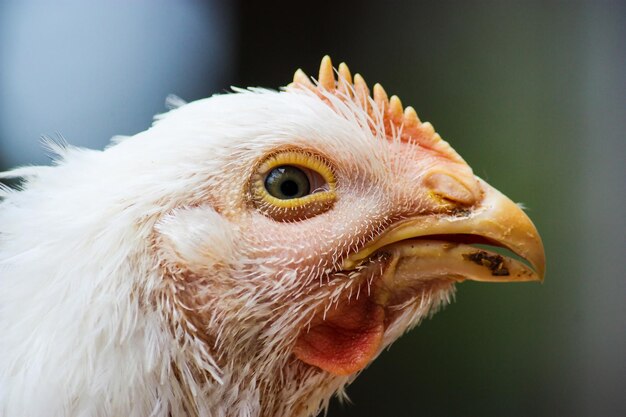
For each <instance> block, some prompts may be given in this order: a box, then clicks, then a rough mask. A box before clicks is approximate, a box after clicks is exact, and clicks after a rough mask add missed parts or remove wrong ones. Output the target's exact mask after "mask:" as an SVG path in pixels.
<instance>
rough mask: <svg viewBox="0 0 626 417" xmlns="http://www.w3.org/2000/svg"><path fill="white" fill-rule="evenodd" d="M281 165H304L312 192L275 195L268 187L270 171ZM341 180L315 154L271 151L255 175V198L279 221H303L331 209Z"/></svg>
mask: <svg viewBox="0 0 626 417" xmlns="http://www.w3.org/2000/svg"><path fill="white" fill-rule="evenodd" d="M281 165H292V166H297V167H299V168H301V169H302V170H303V171H304V172H305V173H306V175H307V178H308V180H309V183H310V184H311V191H310V194H308V195H306V196H303V197H299V198H293V199H288V200H281V199H279V198H276V197H273V196H271V195H270V194H269V193H268V192H267V190H266V189H265V178H266V176H267V175H268V174H269V172H270V171H271V170H272V169H274V168H276V167H279V166H281ZM336 188H337V182H336V179H335V174H334V171H333V169H332V168H331V166H330V164H329V163H328V162H326V160H325V159H324V158H322V157H321V156H319V155H316V154H314V153H310V152H307V151H302V150H287V151H282V152H276V153H274V154H270V155H269V156H268V157H267V158H266V159H265V160H264V161H263V162H261V164H260V165H259V166H258V167H257V169H256V173H255V174H254V175H253V177H252V178H251V190H250V191H251V194H252V201H253V203H254V204H255V206H256V207H257V208H258V209H259V210H260V211H261V212H263V213H264V214H266V215H268V216H270V217H272V218H274V219H276V220H283V221H289V220H302V219H305V218H309V217H312V216H315V215H317V214H320V213H322V212H324V211H327V210H328V209H329V208H330V207H332V205H333V204H334V202H335V201H336V199H337V193H336Z"/></svg>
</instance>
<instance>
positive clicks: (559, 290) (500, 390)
mask: <svg viewBox="0 0 626 417" xmlns="http://www.w3.org/2000/svg"><path fill="white" fill-rule="evenodd" d="M268 3H269V2H253V1H243V0H242V1H240V2H228V1H219V0H215V1H205V2H199V1H195V2H194V1H178V2H175V1H151V2H148V1H135V2H121V1H119V2H116V1H109V2H104V1H100V2H95V1H94V2H79V1H73V2H72V1H68V2H62V3H57V2H55V3H53V2H38V1H21V2H18V1H11V0H5V1H2V2H0V169H6V168H9V167H11V166H16V165H21V164H28V163H47V162H46V155H45V152H44V151H43V150H41V147H40V145H39V143H38V138H39V136H40V135H42V134H48V135H56V134H60V135H63V136H64V137H65V138H66V139H67V140H68V141H69V142H70V143H72V144H76V145H82V146H89V147H95V148H102V147H103V146H105V144H106V143H107V142H108V140H109V138H110V137H111V136H113V135H115V134H133V133H137V132H139V131H141V130H143V129H145V128H146V127H147V126H148V125H149V123H150V120H151V117H152V115H153V114H155V113H158V112H161V111H163V110H164V107H163V101H164V98H165V96H166V95H167V94H168V93H174V94H177V95H179V96H181V97H182V98H184V99H186V100H194V99H197V98H201V97H205V96H209V95H211V94H213V93H216V92H223V91H225V89H226V88H227V87H228V86H230V85H237V86H267V87H278V86H281V85H285V84H287V83H288V82H289V81H290V78H291V75H292V74H293V71H294V70H295V69H296V68H298V67H302V68H303V69H304V70H305V71H306V72H308V73H310V74H313V75H315V72H316V70H317V65H318V63H319V60H320V58H321V57H322V56H323V55H324V54H330V55H331V56H332V58H333V59H334V60H335V64H338V63H339V62H340V61H346V62H347V63H348V64H349V66H350V67H351V69H352V70H353V71H356V72H360V73H361V74H363V75H364V77H365V79H366V80H367V81H368V82H369V83H370V84H373V83H375V82H380V83H382V84H383V85H384V86H385V88H386V89H387V91H388V92H389V93H390V94H398V95H399V96H400V97H401V98H402V100H403V102H404V103H405V105H409V104H410V105H413V106H414V107H415V108H416V109H417V112H418V114H419V115H420V117H421V118H422V120H428V121H431V122H432V123H433V124H434V126H435V127H436V128H437V130H438V131H439V132H440V134H441V135H442V136H443V137H444V138H445V139H447V140H448V141H449V142H450V143H451V144H452V145H453V146H454V147H455V148H456V149H457V151H459V153H460V154H461V155H463V156H464V158H465V159H466V160H467V161H468V162H469V163H470V165H471V166H472V167H473V168H474V170H475V172H476V173H477V174H478V175H479V176H481V177H483V178H485V179H486V180H488V181H489V182H490V183H491V184H493V185H494V186H496V187H497V188H499V189H500V190H502V191H503V192H505V193H506V194H507V195H509V196H510V197H511V198H513V199H514V200H516V201H521V202H523V203H524V204H525V206H526V207H527V210H528V214H529V215H530V217H531V218H532V219H533V220H534V221H535V224H536V225H537V227H538V229H539V231H540V232H541V234H542V236H543V238H544V243H545V246H546V252H547V258H548V272H547V277H546V281H545V283H544V284H543V285H541V284H510V285H491V284H480V283H466V284H463V285H461V286H459V289H458V293H457V301H456V302H455V303H454V304H452V305H451V306H449V307H447V308H446V309H445V311H444V312H442V313H440V314H438V315H436V316H435V317H434V318H433V319H432V320H428V321H426V322H424V323H423V324H422V325H421V326H420V327H419V328H417V329H415V330H414V331H412V332H411V333H409V334H408V335H406V336H405V337H403V338H402V339H400V340H399V341H398V342H397V343H396V344H394V345H393V346H392V348H391V349H390V351H388V352H386V353H384V354H383V355H382V356H381V357H380V358H379V359H378V360H377V361H376V362H375V363H374V364H373V365H372V366H370V367H369V368H368V369H367V370H366V371H365V372H364V373H363V374H362V375H361V376H360V378H359V379H358V380H357V382H355V383H354V384H353V385H352V386H351V387H350V388H349V389H348V394H349V395H350V397H351V399H352V402H353V404H352V405H346V404H343V405H342V404H339V403H338V402H337V401H335V402H334V403H333V404H332V406H331V409H330V412H329V416H331V417H337V416H360V417H365V416H398V417H400V416H407V417H408V416H418V415H419V416H625V415H626V266H625V265H626V264H625V262H624V258H625V257H626V209H625V207H626V167H625V164H626V140H625V139H626V138H625V134H624V132H626V3H624V2H610V1H579V2H574V1H571V2H567V1H559V2H557V1H542V2H540V1H520V2H512V1H456V2H454V1H430V2H418V1H388V2H381V1H373V0H364V1H359V2H341V3H340V2H326V1H319V2H310V3H305V2H285V1H276V2H271V4H268Z"/></svg>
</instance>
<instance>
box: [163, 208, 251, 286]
mask: <svg viewBox="0 0 626 417" xmlns="http://www.w3.org/2000/svg"><path fill="white" fill-rule="evenodd" d="M155 233H156V239H155V245H156V246H157V247H156V250H157V254H158V256H159V258H161V259H160V261H161V264H162V265H164V266H166V267H167V268H168V269H170V270H171V272H174V271H176V272H181V271H188V272H192V273H195V274H199V275H205V274H208V273H212V272H213V273H214V272H215V271H216V270H219V269H221V268H223V267H225V266H227V265H232V264H233V263H235V262H236V261H237V259H239V257H238V256H237V252H238V251H237V249H236V246H235V242H236V241H237V240H236V239H237V235H238V232H237V230H236V226H235V225H234V224H232V223H231V222H229V221H228V220H227V219H226V218H225V217H223V216H222V215H220V214H219V213H218V212H217V211H215V210H214V209H213V208H212V207H210V206H196V207H185V208H178V209H175V210H172V211H171V212H170V213H169V214H167V215H165V216H164V217H163V218H162V219H161V220H160V221H159V222H158V223H157V224H156V226H155Z"/></svg>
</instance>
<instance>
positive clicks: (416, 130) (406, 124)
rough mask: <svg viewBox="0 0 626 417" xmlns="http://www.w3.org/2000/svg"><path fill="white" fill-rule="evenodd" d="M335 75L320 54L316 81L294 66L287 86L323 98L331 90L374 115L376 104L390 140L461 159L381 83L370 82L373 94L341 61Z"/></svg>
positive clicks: (362, 80)
mask: <svg viewBox="0 0 626 417" xmlns="http://www.w3.org/2000/svg"><path fill="white" fill-rule="evenodd" d="M336 73H337V74H338V78H335V70H334V68H333V64H332V61H331V59H330V57H329V56H328V55H326V56H324V58H322V62H321V63H320V69H319V75H318V77H317V81H316V82H315V80H313V79H311V78H309V76H307V75H306V74H305V73H304V71H302V70H301V69H298V70H297V71H296V72H295V74H294V76H293V82H292V83H291V84H289V85H288V86H287V88H288V89H291V88H304V89H307V90H311V91H314V92H317V93H318V95H319V96H320V97H321V98H323V96H324V94H328V93H331V94H333V95H335V96H337V97H339V98H341V99H342V100H352V101H353V102H355V103H357V104H359V105H360V106H361V107H362V108H363V109H364V110H366V111H367V112H368V114H369V115H370V116H371V118H372V119H375V116H374V109H373V106H374V105H375V106H376V107H378V111H379V112H380V113H381V115H382V119H383V123H384V131H385V135H386V136H387V139H389V140H391V139H392V138H394V136H398V137H399V138H400V140H401V141H402V142H407V143H417V144H419V145H421V146H424V147H425V148H428V149H432V150H434V151H437V152H442V153H445V154H446V155H448V156H451V157H453V158H455V159H457V160H459V161H463V159H462V158H461V157H460V156H459V155H458V154H457V153H456V152H455V151H454V150H453V149H452V148H451V147H450V145H449V144H448V143H447V142H446V141H444V140H442V139H441V136H439V134H438V133H437V132H435V129H434V128H433V125H431V124H430V123H429V122H422V121H421V120H420V119H419V117H418V116H417V112H416V111H415V109H414V108H413V107H411V106H407V107H404V106H403V105H402V102H401V101H400V99H399V98H398V96H395V95H394V96H391V98H389V97H388V95H387V92H386V91H385V89H384V88H383V86H382V85H380V84H378V83H376V84H374V89H373V94H372V95H371V96H370V89H369V87H368V86H367V83H366V82H365V79H363V77H362V76H361V75H360V74H355V75H354V77H353V76H352V73H351V72H350V69H349V68H348V66H347V65H346V64H345V63H343V62H342V63H341V64H339V67H338V68H337V71H336Z"/></svg>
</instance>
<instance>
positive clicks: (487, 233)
mask: <svg viewBox="0 0 626 417" xmlns="http://www.w3.org/2000/svg"><path fill="white" fill-rule="evenodd" d="M479 182H480V185H481V187H482V189H483V192H484V194H483V199H482V202H481V203H480V205H479V206H477V207H475V208H473V209H472V210H471V211H467V212H464V213H462V214H460V215H451V214H436V215H426V216H419V217H416V218H413V219H408V220H404V221H402V222H400V223H398V224H396V225H394V226H392V227H391V228H390V229H388V230H387V231H385V232H384V233H383V234H382V235H380V236H378V237H377V238H376V239H375V240H373V241H371V242H370V243H368V244H367V245H366V246H365V247H364V248H362V249H361V250H360V251H359V252H357V253H354V254H352V255H350V256H349V257H348V258H347V259H346V260H345V261H344V264H343V269H344V270H352V269H355V268H357V267H358V266H359V265H360V264H361V263H362V262H363V261H364V260H366V259H367V258H369V257H370V256H371V255H373V254H374V253H375V252H386V253H388V254H390V255H391V257H392V259H394V261H393V264H394V266H395V267H394V270H395V271H396V275H407V274H409V273H410V274H411V275H413V276H414V275H416V274H419V275H420V277H432V278H437V277H449V278H452V279H456V280H458V281H463V280H465V279H470V280H475V281H489V282H513V281H543V277H544V273H545V254H544V249H543V243H542V242H541V238H540V237H539V233H538V232H537V229H536V228H535V226H534V225H533V223H532V221H531V220H530V219H529V218H528V216H526V214H525V213H524V212H523V211H522V209H521V208H520V207H519V206H518V205H517V204H515V203H514V202H513V201H511V200H510V199H509V198H507V197H506V196H504V195H503V194H502V193H500V192H499V191H498V190H496V189H495V188H493V187H491V186H490V185H489V184H487V183H486V182H484V181H482V180H479ZM476 244H480V245H481V247H476V246H473V245H476ZM483 245H490V246H495V247H500V248H505V249H508V250H510V251H512V252H513V253H515V255H517V256H519V257H520V258H522V259H523V260H524V261H525V262H526V263H528V264H529V265H530V267H529V266H528V265H527V264H526V263H524V262H522V261H520V260H518V259H515V258H514V257H510V256H504V255H501V254H499V253H498V252H495V251H493V250H490V249H487V248H485V247H484V246H483Z"/></svg>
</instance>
